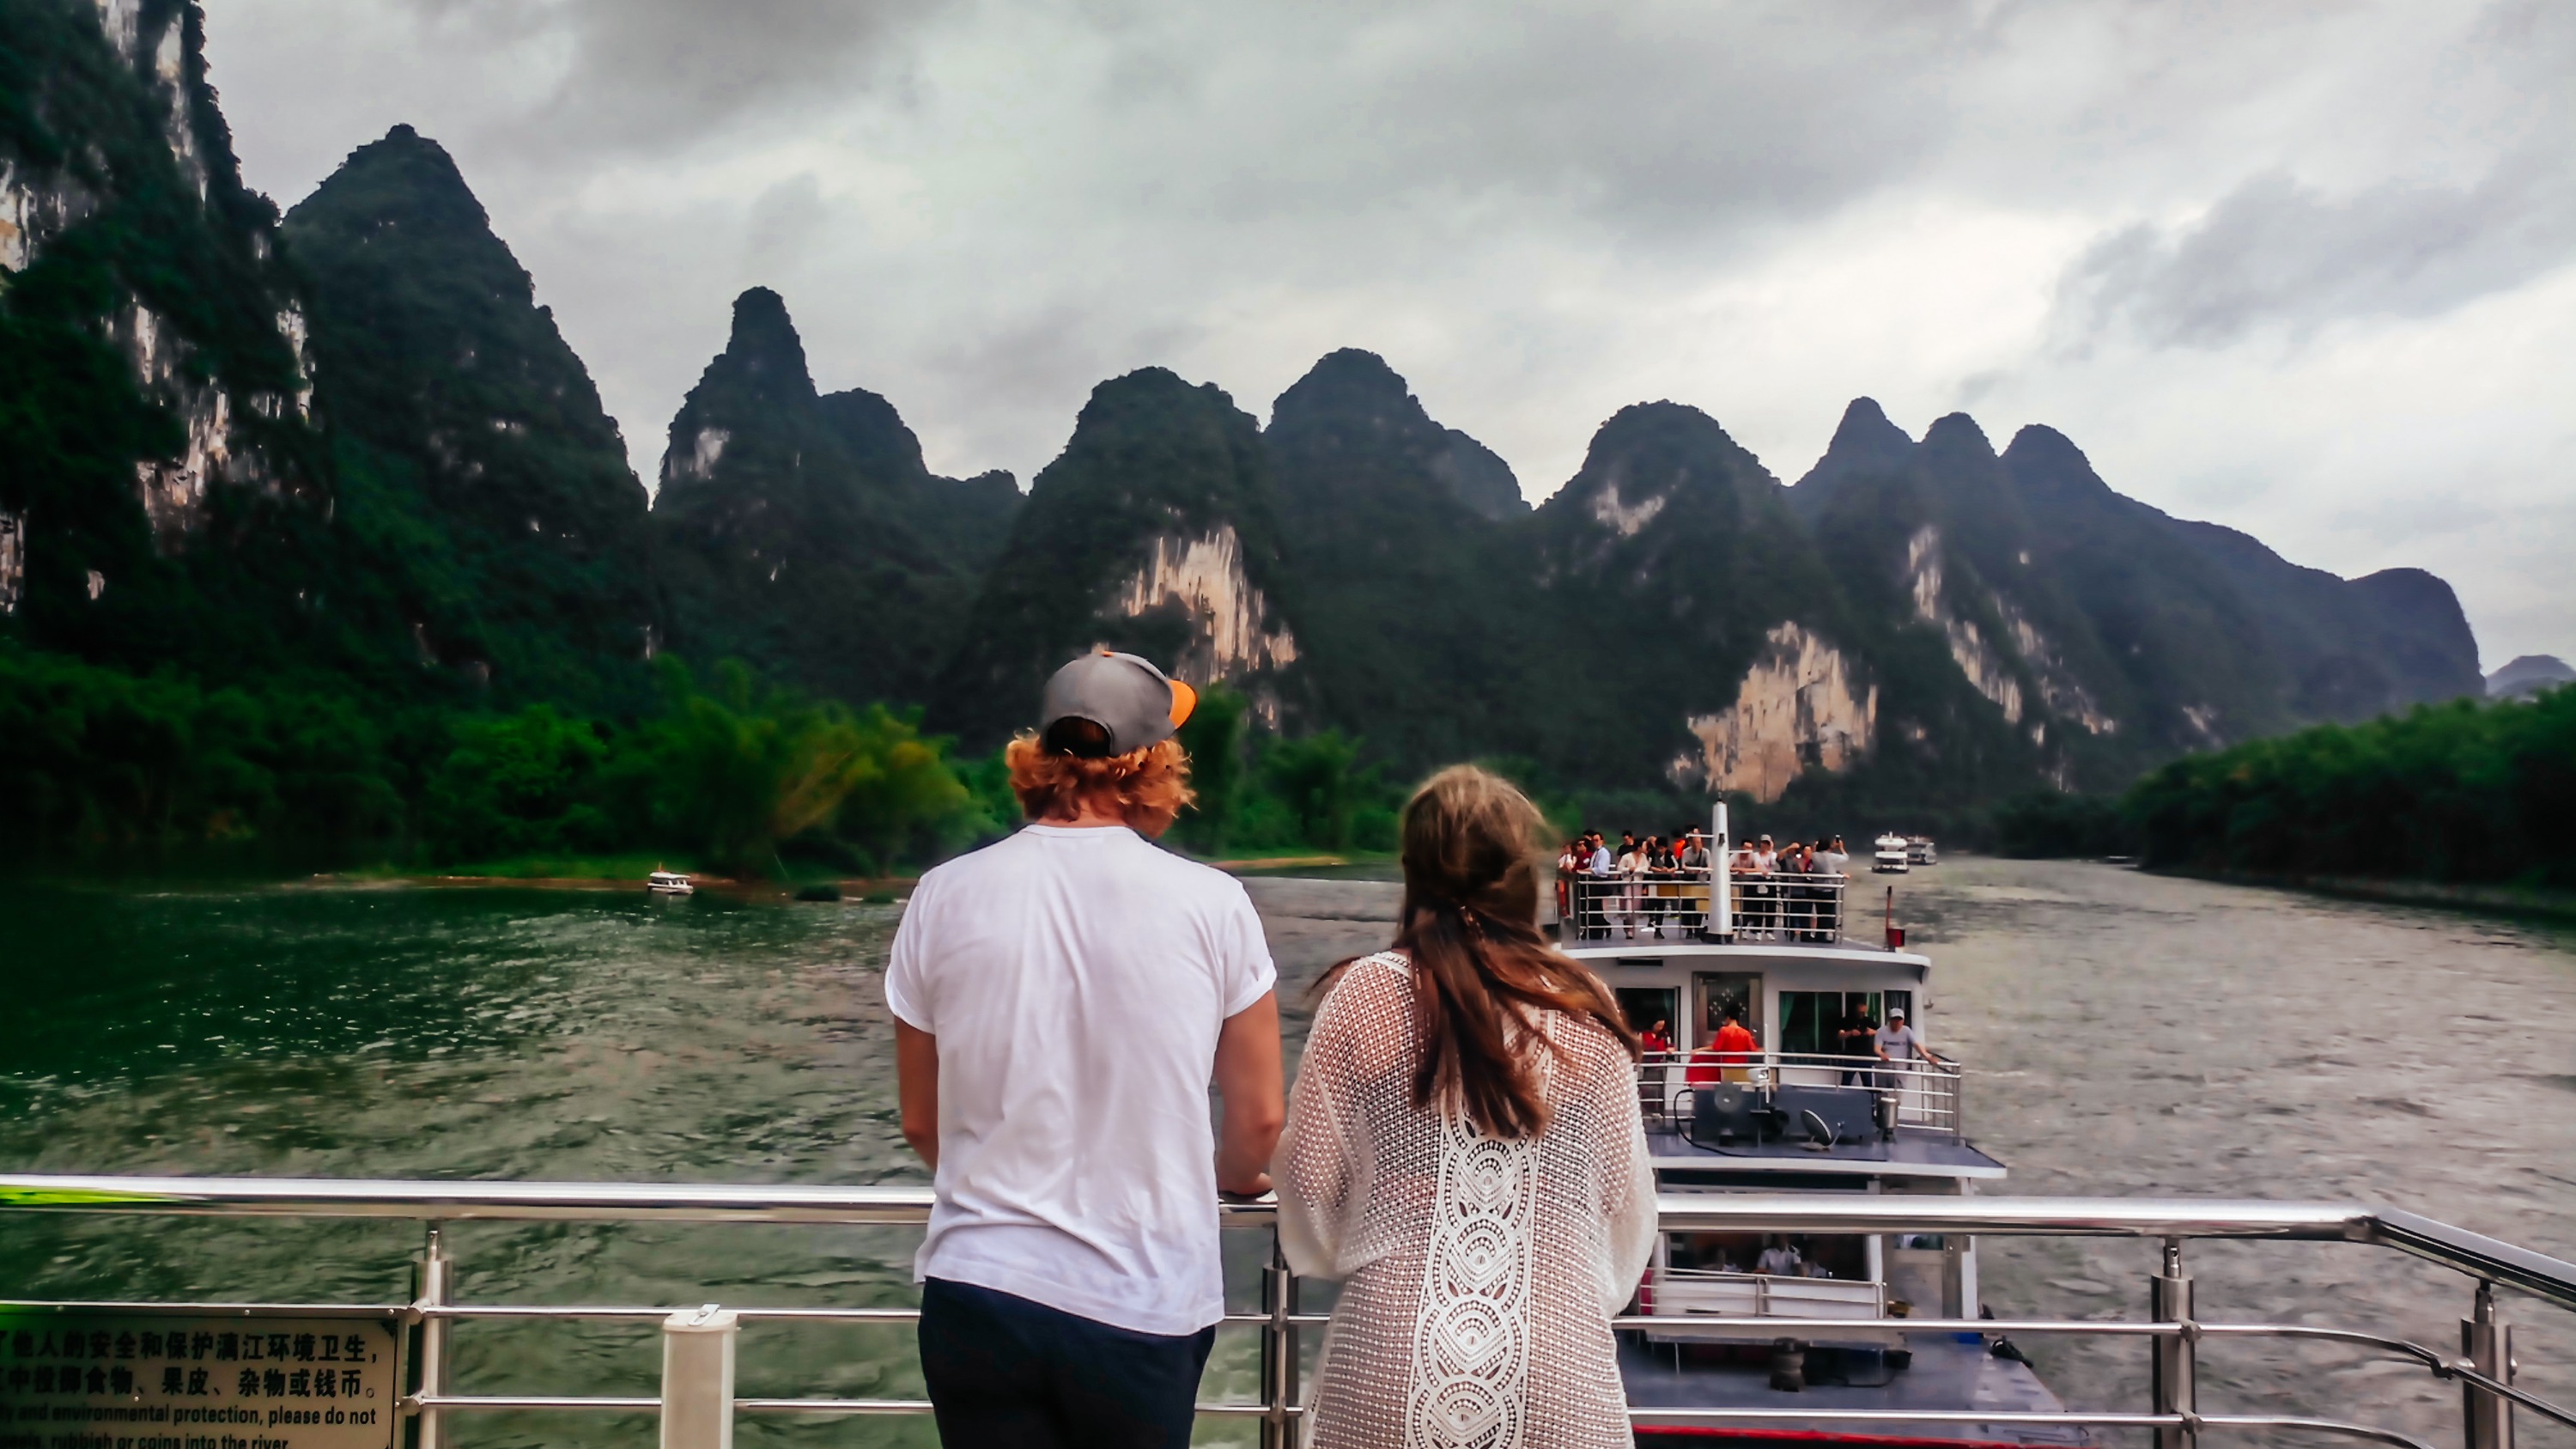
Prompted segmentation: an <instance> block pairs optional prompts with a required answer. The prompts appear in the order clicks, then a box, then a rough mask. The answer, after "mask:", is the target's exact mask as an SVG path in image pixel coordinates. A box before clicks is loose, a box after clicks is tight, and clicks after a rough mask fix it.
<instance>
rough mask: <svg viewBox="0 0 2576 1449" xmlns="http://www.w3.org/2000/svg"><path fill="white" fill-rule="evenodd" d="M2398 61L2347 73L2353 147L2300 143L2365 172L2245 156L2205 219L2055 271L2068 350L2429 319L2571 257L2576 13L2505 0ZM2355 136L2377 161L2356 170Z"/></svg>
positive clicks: (2125, 240) (2136, 231)
mask: <svg viewBox="0 0 2576 1449" xmlns="http://www.w3.org/2000/svg"><path fill="white" fill-rule="evenodd" d="M2393 38H2394V37H2392V39H2393ZM2394 58H2402V61H2403V65H2402V66H2398V65H2386V66H2385V67H2384V68H2383V69H2381V70H2380V72H2379V73H2378V74H2370V73H2365V74H2363V75H2360V76H2356V77H2354V78H2353V79H2354V80H2355V81H2356V82H2358V84H2355V85H2353V87H2352V89H2353V90H2354V92H2355V94H2354V95H2353V97H2352V99H2351V101H2350V102H2349V103H2348V104H2347V105H2345V106H2344V107H2342V108H2341V109H2342V111H2343V113H2344V114H2343V115H2342V116H2341V117H2340V118H2339V119H2340V121H2341V123H2342V125H2343V126H2344V127H2345V128H2347V132H2346V134H2345V135H2344V136H2337V135H2335V134H2334V133H2333V132H2331V131H2328V132H2323V133H2321V134H2320V135H2319V136H2318V137H2317V138H2316V140H2315V142H2313V143H2312V144H2310V145H2309V146H2307V147H2304V148H2302V149H2304V150H2306V151H2307V152H2308V153H2309V154H2310V155H2312V156H2313V158H2314V162H2313V164H2314V166H2315V167H2316V168H2317V169H2332V170H2339V171H2344V172H2346V173H2353V172H2359V173H2360V174H2359V176H2357V177H2355V178H2354V179H2350V180H2346V181H2343V182H2341V183H2340V184H2337V183H2329V182H2324V181H2320V180H2317V179H2315V178H2313V177H2308V176H2303V172H2305V171H2307V170H2308V169H2309V167H2306V166H2302V165H2301V164H2298V161H2297V160H2296V159H2290V160H2276V161H2275V162H2274V163H2273V164H2272V165H2269V166H2266V167H2263V168H2261V169H2259V170H2255V171H2253V172H2252V173H2251V174H2246V173H2245V171H2244V170H2243V169H2242V168H2243V163H2242V162H2241V161H2239V162H2237V163H2236V166H2235V167H2232V168H2231V171H2230V173H2229V174H2234V175H2238V176H2241V177H2242V178H2243V179H2241V180H2238V181H2236V182H2235V184H2233V185H2232V186H2230V187H2228V188H2227V189H2226V190H2225V191H2224V192H2223V193H2221V194H2220V195H2218V196H2217V197H2216V198H2215V199H2212V200H2208V201H2207V202H2206V204H2205V206H2204V207H2203V208H2201V209H2200V214H2199V216H2198V217H2197V218H2196V219H2195V220H2193V221H2190V222H2188V223H2182V224H2176V225H2159V224H2156V223H2153V222H2146V221H2138V222H2131V223H2129V224H2127V225H2123V226H2118V227H2114V228H2112V229H2109V230H2107V231H2105V232H2104V233H2102V234H2101V235H2100V236H2099V237H2098V238H2097V239H2096V240H2095V241H2094V242H2093V243H2092V244H2091V245H2090V246H2089V247H2087V248H2086V249H2085V251H2084V253H2083V254H2082V255H2081V256H2079V257H2077V258H2076V259H2075V260H2074V261H2073V263H2072V264H2071V265H2069V266H2068V267H2067V269H2066V270H2065V272H2064V273H2063V274H2062V275H2061V276H2060V278H2059V280H2058V285H2057V299H2056V313H2055V316H2054V318H2053V322H2054V330H2055V332H2056V334H2057V336H2058V338H2059V340H2060V342H2061V344H2062V345H2065V346H2069V347H2071V348H2073V349H2076V350H2081V349H2082V348H2083V347H2085V346H2089V345H2091V344H2092V343H2093V342H2095V341H2097V340H2099V339H2101V338H2103V337H2104V336H2105V335H2106V334H2109V333H2112V332H2114V331H2119V332H2124V333H2125V334H2126V335H2127V336H2128V337H2130V338H2133V339H2134V340H2136V341H2138V342H2141V343H2144V344H2145V345H2147V346H2150V347H2177V348H2199V349H2208V348H2216V347H2224V346H2227V345H2230V344H2233V343H2236V342H2238V341H2241V340H2243V339H2245V338H2247V337H2249V336H2251V335H2254V334H2256V333H2260V332H2265V331H2268V330H2274V329H2277V330H2279V331H2280V332H2282V333H2284V334H2286V335H2288V336H2290V337H2292V338H2294V339H2297V338H2304V337H2307V336H2309V335H2311V334H2313V333H2314V332H2315V330H2316V329H2317V328H2319V327H2322V326H2325V325H2328V324H2330V323H2334V322H2337V321H2343V320H2347V319H2367V318H2425V317H2434V316H2439V315H2441V314H2444V313H2446V312H2449V311H2451V310H2453V309H2455V308H2458V307H2461V306H2463V305H2466V304H2468V303H2471V302H2474V301H2476V300H2477V299H2479V298H2482V297H2487V296H2491V295H2494V294H2496V293H2499V292H2505V291H2510V290H2512V289H2514V288H2517V287H2520V286H2522V285H2523V284H2525V283H2527V282H2529V281H2532V280H2533V279H2535V278H2538V277H2541V276H2544V275H2546V274H2548V273H2550V272H2552V271H2555V270H2557V269H2558V268H2560V267H2563V266H2565V265H2567V264H2568V263H2569V262H2570V261H2571V260H2576V85H2571V84H2570V77H2576V7H2570V6H2567V5H2564V4H2550V3H2545V0H2508V3H2504V4H2498V5H2493V6H2490V7H2488V8H2487V9H2485V10H2484V11H2482V12H2478V13H2476V14H2475V16H2474V18H2473V19H2472V20H2471V21H2470V23H2468V24H2467V25H2466V26H2464V27H2463V28H2462V30H2461V32H2460V33H2458V34H2456V35H2454V36H2449V37H2444V38H2443V40H2442V41H2441V42H2440V43H2437V44H2434V45H2432V46H2430V47H2429V48H2428V49H2427V50H2426V51H2425V52H2423V53H2414V52H2411V51H2407V52H2401V53H2400V57H2394ZM2406 86H2412V87H2414V88H2415V89H2414V91H2413V93H2411V94H2410V93H2409V92H2408V91H2407V90H2405V89H2402V87H2406ZM2374 91H2375V92H2377V94H2375V95H2374V94H2372V92H2374ZM2392 123H2393V124H2392ZM2355 142H2358V143H2359V144H2360V145H2362V146H2365V147H2375V148H2377V149H2379V151H2380V153H2381V164H2380V165H2379V166H2378V167H2377V168H2366V167H2356V166H2354V165H2353V164H2352V162H2351V158H2350V155H2349V150H2348V148H2349V147H2350V146H2352V145H2353V143H2355ZM2258 154H2259V153H2258ZM2374 169H2375V170H2376V171H2377V172H2378V173H2379V174H2377V175H2372V174H2371V171H2372V170H2374Z"/></svg>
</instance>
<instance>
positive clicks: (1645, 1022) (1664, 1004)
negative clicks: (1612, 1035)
mask: <svg viewBox="0 0 2576 1449" xmlns="http://www.w3.org/2000/svg"><path fill="white" fill-rule="evenodd" d="M1675 995H1676V993H1675V992H1674V990H1673V989H1672V988H1671V987H1669V986H1622V987H1620V988H1619V1009H1620V1010H1621V1011H1623V1012H1626V1013H1627V1015H1628V1025H1629V1027H1630V1028H1631V1029H1633V1030H1635V1031H1638V1032H1643V1031H1645V1030H1646V1029H1647V1028H1649V1027H1651V1026H1653V1025H1654V1024H1655V1023H1656V1022H1659V1021H1660V1022H1662V1023H1664V1030H1665V1031H1667V1032H1674V1031H1679V1030H1681V1029H1682V1028H1683V1025H1684V1023H1682V1022H1681V1021H1679V1020H1677V1019H1676V1015H1677V1014H1676V1013H1675V1012H1674V1010H1673V997H1674V996H1675Z"/></svg>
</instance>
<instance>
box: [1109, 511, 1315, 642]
mask: <svg viewBox="0 0 2576 1449" xmlns="http://www.w3.org/2000/svg"><path fill="white" fill-rule="evenodd" d="M1166 609H1178V610H1180V611H1181V612H1182V613H1184V614H1186V615H1187V616H1188V617H1189V619H1190V629H1189V642H1188V643H1187V644H1186V645H1185V646H1184V647H1183V649H1182V652H1181V654H1180V656H1179V658H1178V659H1176V660H1174V661H1172V663H1171V664H1170V665H1167V666H1166V667H1177V668H1178V669H1179V671H1180V673H1181V676H1182V677H1183V678H1188V679H1239V678H1242V677H1243V676H1245V675H1248V674H1252V673H1255V672H1257V671H1262V670H1275V669H1284V668H1286V667H1287V666H1289V665H1291V664H1294V663H1296V662H1297V641H1296V640H1295V639H1294V638H1292V637H1291V636H1290V635H1289V633H1288V631H1287V629H1286V628H1285V627H1277V628H1274V627H1271V626H1272V622H1273V620H1274V619H1275V618H1276V612H1275V611H1274V610H1273V609H1272V608H1271V606H1270V601H1269V600H1268V599H1267V598H1264V597H1263V596H1262V593H1261V590H1260V589H1258V588H1256V587H1254V586H1253V583H1252V580H1251V578H1250V577H1249V576H1247V575H1246V574H1245V573H1244V569H1243V539H1242V536H1241V535H1239V534H1238V533H1236V532H1235V527H1234V525H1233V524H1232V523H1221V524H1219V525H1217V527H1216V528H1215V529H1213V530H1212V531H1210V532H1207V533H1203V534H1199V535H1197V536H1195V537H1181V536H1179V535H1175V534H1161V535H1158V536H1156V537H1155V539H1154V540H1153V543H1152V544H1151V546H1150V547H1149V548H1148V549H1147V552H1146V558H1145V562H1144V563H1143V564H1142V565H1140V566H1139V567H1138V568H1137V570H1136V571H1135V572H1134V573H1132V574H1130V575H1128V576H1127V578H1126V579H1125V580H1123V581H1121V582H1120V583H1119V585H1118V586H1117V587H1116V588H1115V589H1114V590H1112V596H1111V601H1110V604H1109V611H1110V612H1112V613H1114V614H1115V615H1116V616H1117V617H1119V618H1122V619H1141V618H1144V617H1146V616H1147V615H1149V614H1153V613H1155V612H1157V611H1159V610H1166Z"/></svg>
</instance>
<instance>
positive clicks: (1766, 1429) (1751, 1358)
mask: <svg viewBox="0 0 2576 1449" xmlns="http://www.w3.org/2000/svg"><path fill="white" fill-rule="evenodd" d="M1906 1347H1907V1348H1909V1349H1911V1350H1912V1351H1913V1354H1914V1362H1913V1363H1912V1364H1911V1365H1910V1366H1908V1367H1906V1368H1903V1369H1899V1370H1894V1371H1891V1370H1889V1369H1888V1368H1887V1367H1886V1364H1885V1360H1883V1359H1881V1358H1880V1357H1879V1356H1877V1355H1875V1354H1857V1355H1849V1356H1842V1357H1839V1358H1837V1357H1836V1356H1829V1355H1823V1354H1811V1355H1810V1356H1809V1359H1808V1372H1809V1378H1808V1382H1807V1387H1806V1388H1804V1389H1803V1390H1800V1391H1798V1392H1796V1393H1789V1392H1784V1391H1782V1390H1779V1389H1774V1388H1772V1387H1771V1372H1770V1368H1769V1365H1768V1362H1767V1360H1766V1359H1765V1358H1764V1357H1763V1356H1762V1355H1761V1354H1760V1353H1759V1352H1747V1353H1743V1354H1740V1355H1736V1356H1732V1357H1724V1356H1719V1355H1712V1354H1707V1353H1704V1352H1703V1353H1701V1354H1699V1355H1696V1356H1691V1357H1687V1358H1686V1359H1685V1360H1684V1361H1683V1362H1682V1363H1681V1366H1680V1367H1679V1368H1676V1367H1675V1366H1674V1365H1675V1354H1674V1349H1673V1346H1672V1345H1669V1344H1647V1343H1643V1342H1640V1341H1638V1339H1637V1338H1636V1336H1635V1335H1633V1334H1622V1335H1620V1343H1619V1374H1620V1377H1621V1378H1622V1379H1624V1380H1625V1381H1626V1383H1627V1388H1628V1405H1629V1407H1630V1408H1631V1409H1640V1410H1643V1409H1655V1408H1670V1409H1739V1408H1740V1409H1764V1410H1781V1409H1798V1408H1814V1409H1817V1410H1820V1411H1822V1410H1832V1409H1875V1410H1905V1409H1923V1410H1938V1409H1956V1408H1958V1407H1959V1406H1961V1405H1963V1404H1964V1405H1966V1406H1968V1407H1970V1408H1974V1409H1992V1410H1994V1411H1996V1412H1997V1413H2042V1414H2047V1413H2058V1412H2061V1411H2063V1410H2064V1408H2065V1407H2066V1406H2065V1405H2064V1404H2062V1403H2060V1402H2059V1401H2058V1398H2057V1396H2056V1395H2055V1394H2052V1393H2050V1392H2049V1391H2048V1386H2047V1385H2045V1384H2043V1383H2041V1382H2040V1381H2039V1376H2038V1375H2037V1374H2034V1373H2032V1372H2031V1371H2030V1366H2029V1365H2028V1364H2026V1363H2022V1362H2020V1361H2018V1360H2015V1359H2002V1358H1996V1357H1995V1356H1994V1355H1993V1353H1992V1352H1991V1351H1989V1349H1988V1348H1987V1346H1986V1341H1985V1339H1984V1338H1983V1337H1981V1336H1978V1335H1974V1334H1964V1335H1963V1334H1949V1333H1915V1334H1909V1335H1907V1341H1906ZM1845 1366H1848V1371H1849V1376H1850V1377H1851V1378H1854V1379H1857V1380H1859V1382H1857V1383H1838V1382H1829V1381H1828V1380H1830V1379H1833V1378H1836V1377H1839V1376H1841V1373H1842V1372H1843V1371H1844V1369H1845ZM1713 1437H1724V1438H1726V1439H1730V1440H1734V1441H1737V1442H1747V1441H1754V1442H1758V1441H1763V1440H1778V1441H1781V1442H1799V1443H1803V1444H1810V1445H1811V1444H1813V1443H1815V1442H1816V1441H1817V1440H1819V1439H1827V1440H1837V1441H1841V1442H1846V1443H1850V1442H1871V1443H1879V1444H1940V1445H1959V1444H2011V1445H2057V1446H2066V1449H2074V1446H2082V1445H2089V1444H2091V1443H2092V1442H2093V1439H2092V1436H2091V1435H2090V1434H2089V1433H2087V1432H2086V1431H2085V1430H2084V1429H2083V1428H2082V1427H2080V1426H2075V1425H2057V1424H1980V1423H1975V1422H1968V1423H1949V1424H1944V1423H1938V1422H1933V1421H1925V1422H1923V1423H1919V1424H1903V1423H1890V1424H1886V1425H1884V1426H1877V1425H1873V1426H1869V1427H1867V1428H1865V1429H1864V1428H1861V1427H1859V1426H1855V1425H1854V1424H1852V1423H1851V1422H1850V1421H1849V1420H1839V1421H1838V1420H1832V1419H1817V1420H1807V1419H1791V1420H1779V1419H1770V1420H1762V1421H1755V1422H1746V1423H1740V1424H1731V1425H1716V1424H1691V1425H1675V1424H1666V1425H1656V1424H1639V1425H1638V1426H1637V1440H1638V1442H1639V1443H1641V1444H1650V1443H1660V1442H1669V1443H1681V1442H1683V1441H1685V1440H1706V1439H1709V1438H1713Z"/></svg>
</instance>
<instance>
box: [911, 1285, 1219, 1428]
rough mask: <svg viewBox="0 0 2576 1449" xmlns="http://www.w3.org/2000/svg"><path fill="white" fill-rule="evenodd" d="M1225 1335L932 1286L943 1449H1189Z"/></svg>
mask: <svg viewBox="0 0 2576 1449" xmlns="http://www.w3.org/2000/svg"><path fill="white" fill-rule="evenodd" d="M1215 1342H1216V1330H1215V1329H1213V1328H1202V1329H1200V1330H1199V1331H1198V1332H1196V1333H1186V1334H1179V1335H1176V1336H1173V1337H1168V1338H1167V1337H1164V1336H1162V1335H1160V1334H1152V1333H1135V1332H1131V1331H1129V1330H1127V1329H1124V1328H1113V1327H1111V1326H1110V1325H1108V1324H1106V1323H1098V1322H1094V1321H1093V1320H1091V1319H1088V1318H1082V1317H1078V1316H1076V1315H1074V1314H1071V1313H1065V1312H1061V1311H1059V1310H1057V1309H1053V1308H1049V1307H1047V1306H1046V1305H1044V1304H1042V1303H1032V1302H1030V1301H1029V1300H1027V1299H1025V1298H1015V1297H1013V1296H1011V1295H1010V1294H1008V1293H996V1292H994V1291H993V1290H992V1289H990V1288H978V1287H976V1286H975V1285H973V1284H971V1283H952V1282H949V1281H947V1280H945V1279H941V1278H933V1279H930V1280H929V1281H928V1282H926V1283H924V1284H922V1285H921V1374H922V1377H923V1378H924V1379H926V1380H928V1381H929V1385H930V1402H931V1406H932V1408H933V1409H934V1410H935V1411H936V1412H937V1414H938V1418H939V1442H940V1444H941V1445H942V1446H943V1449H1017V1446H1023V1445H1025V1446H1029V1449H1048V1446H1054V1445H1062V1446H1065V1449H1077V1446H1079V1449H1095V1446H1096V1449H1184V1446H1186V1445H1187V1444H1188V1443H1189V1442H1190V1424H1191V1420H1192V1417H1193V1416H1192V1413H1191V1405H1192V1404H1194V1403H1195V1402H1196V1401H1197V1399H1198V1394H1199V1374H1200V1372H1201V1371H1202V1370H1204V1369H1205V1368H1206V1367H1207V1358H1208V1348H1209V1346H1210V1345H1212V1344H1214V1343H1215Z"/></svg>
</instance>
